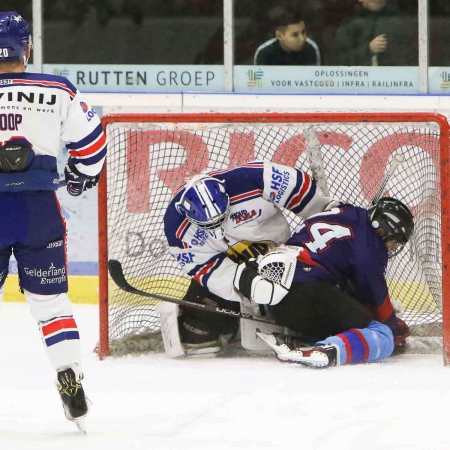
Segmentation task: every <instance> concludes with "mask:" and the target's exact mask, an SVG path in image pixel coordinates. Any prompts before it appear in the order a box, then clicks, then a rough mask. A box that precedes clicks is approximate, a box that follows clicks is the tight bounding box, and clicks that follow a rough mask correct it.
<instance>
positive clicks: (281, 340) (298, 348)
mask: <svg viewBox="0 0 450 450" xmlns="http://www.w3.org/2000/svg"><path fill="white" fill-rule="evenodd" d="M258 336H259V337H260V338H261V339H262V340H263V341H264V342H265V343H266V344H267V345H268V346H269V347H271V348H272V349H273V350H274V351H275V353H276V355H277V357H278V359H279V360H280V361H283V362H293V363H297V364H301V365H303V366H306V367H311V368H314V369H324V368H327V367H333V366H340V365H344V364H357V363H365V362H367V363H369V362H379V361H382V360H383V359H386V358H388V357H389V356H390V355H391V354H392V352H393V350H394V338H393V335H392V331H391V329H390V328H389V327H388V326H387V325H384V324H382V323H380V322H377V321H375V320H373V321H372V322H370V324H369V326H368V327H367V328H362V329H356V328H353V329H351V330H348V331H346V332H344V333H340V334H338V335H336V336H330V337H329V338H327V339H324V340H322V341H319V342H317V343H315V344H314V345H312V346H305V345H303V344H300V343H298V342H296V339H295V338H291V337H290V336H285V335H282V334H278V333H271V334H267V333H258Z"/></svg>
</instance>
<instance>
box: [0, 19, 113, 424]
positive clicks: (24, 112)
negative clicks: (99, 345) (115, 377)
mask: <svg viewBox="0 0 450 450" xmlns="http://www.w3.org/2000/svg"><path fill="white" fill-rule="evenodd" d="M30 53H31V36H30V30H29V27H28V24H27V23H26V21H25V20H24V19H23V18H22V17H21V16H20V15H19V14H18V13H16V12H14V11H7V12H0V211H2V216H1V220H0V274H1V275H0V297H1V296H2V295H3V290H4V282H5V279H6V277H7V275H8V263H9V258H10V256H11V254H12V252H14V255H15V257H16V260H17V264H18V271H19V280H20V287H21V289H22V291H23V292H24V294H25V298H26V299H27V301H28V303H29V305H30V308H31V312H32V314H33V316H34V317H35V319H36V320H37V322H38V324H39V328H40V331H41V335H42V341H43V343H44V346H45V349H46V351H47V354H48V356H49V358H50V361H51V364H52V365H53V367H54V368H55V370H56V372H57V384H58V389H59V393H60V395H61V399H62V401H63V406H64V411H65V413H66V417H67V418H68V419H69V420H73V421H75V422H76V423H77V425H79V426H81V423H82V418H83V417H84V416H85V415H86V414H87V412H88V405H87V402H86V398H85V394H84V391H83V387H82V385H81V380H82V378H83V375H82V370H81V361H80V336H79V333H78V328H77V324H76V321H75V319H74V317H73V314H72V305H71V302H70V300H69V298H68V296H67V291H68V282H67V253H66V238H67V235H66V233H67V232H66V226H65V221H64V218H63V216H62V214H61V208H60V205H59V202H58V199H57V197H56V195H55V191H56V190H57V189H58V183H59V174H58V171H57V153H58V151H59V150H60V146H61V144H60V141H61V140H63V141H64V143H65V145H66V147H67V149H68V150H69V154H70V157H69V159H68V161H67V165H66V167H65V172H64V173H65V179H66V182H67V190H68V192H69V193H70V194H71V195H80V194H81V193H82V192H83V191H85V190H86V189H89V188H91V187H93V186H95V185H96V184H97V181H98V174H99V173H100V171H101V169H102V166H103V163H104V159H105V156H106V138H105V135H104V133H103V130H102V125H101V123H100V120H99V118H98V116H97V114H96V113H95V112H94V110H93V109H92V108H91V107H90V106H89V105H88V104H87V103H86V101H85V100H84V98H83V96H82V95H81V94H80V93H79V91H78V90H77V89H76V87H75V86H74V85H73V84H72V83H70V81H69V80H67V79H66V78H63V77H59V76H54V75H46V74H38V73H27V72H25V69H26V65H27V61H28V58H29V57H30Z"/></svg>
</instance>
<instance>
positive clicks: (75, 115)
mask: <svg viewBox="0 0 450 450" xmlns="http://www.w3.org/2000/svg"><path fill="white" fill-rule="evenodd" d="M74 89H75V88H74ZM64 119H65V120H64V125H63V127H62V130H61V138H62V140H63V141H64V143H65V144H66V147H67V150H68V151H69V154H70V157H69V159H68V161H67V164H66V167H65V171H64V175H65V178H66V181H67V190H68V191H69V193H70V194H71V195H80V194H81V193H82V192H83V191H85V190H86V189H89V188H91V187H92V186H95V185H96V184H97V182H98V176H99V173H100V171H101V170H102V167H103V164H104V161H105V157H106V152H107V145H106V136H105V133H104V132H103V127H102V124H101V122H100V119H99V117H98V115H97V113H96V112H95V111H94V109H93V108H92V107H91V106H90V105H89V104H88V103H87V102H86V101H85V99H84V98H83V96H82V95H81V94H80V93H79V92H77V93H76V95H75V97H74V98H73V99H72V100H71V101H70V103H68V104H67V110H66V116H65V118H64Z"/></svg>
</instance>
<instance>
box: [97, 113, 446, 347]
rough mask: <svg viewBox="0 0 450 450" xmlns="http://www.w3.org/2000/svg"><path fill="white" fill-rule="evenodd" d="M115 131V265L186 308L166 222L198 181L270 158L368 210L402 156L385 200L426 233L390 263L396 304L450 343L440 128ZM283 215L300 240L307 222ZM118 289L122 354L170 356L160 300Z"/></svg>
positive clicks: (184, 126) (111, 188)
mask: <svg viewBox="0 0 450 450" xmlns="http://www.w3.org/2000/svg"><path fill="white" fill-rule="evenodd" d="M106 132H107V138H108V143H109V153H108V158H107V229H108V231H107V241H108V253H109V258H113V259H118V260H119V261H121V262H122V265H123V269H124V273H125V276H126V278H127V280H128V282H129V283H130V284H132V285H133V286H135V287H137V288H138V289H140V290H144V291H146V292H149V293H153V294H157V295H163V296H167V297H175V298H177V299H181V298H183V296H184V294H185V292H186V290H187V287H188V285H189V279H188V277H187V275H186V274H185V273H184V272H183V270H182V269H181V268H180V266H179V264H178V263H177V262H176V261H175V260H174V258H173V257H172V256H171V255H170V254H169V251H168V245H167V242H166V238H165V234H164V227H163V216H164V213H165V211H166V207H167V205H168V203H169V201H170V199H171V196H172V195H173V193H174V192H175V191H176V189H177V188H178V187H179V186H181V185H182V184H183V183H184V182H185V180H186V179H187V178H189V177H192V176H193V175H195V174H197V173H199V172H204V171H211V170H221V169H228V168H232V167H236V166H238V165H240V164H242V163H244V162H246V161H252V160H269V161H273V162H276V163H279V164H285V165H288V166H292V167H297V168H299V169H301V170H304V171H306V172H308V173H310V174H312V169H311V167H316V166H322V168H323V169H324V176H320V170H319V183H320V184H322V186H323V183H324V182H325V181H326V185H327V188H328V190H329V193H330V195H331V196H332V197H334V198H336V199H340V200H342V201H343V202H350V203H353V204H356V205H360V206H362V207H368V206H369V203H370V201H371V200H372V198H373V197H374V195H375V194H376V192H377V191H378V189H379V187H380V185H381V183H382V180H383V178H384V176H385V174H386V172H387V170H388V168H389V166H390V164H391V162H392V160H393V158H394V157H395V155H397V154H402V155H403V156H404V158H405V160H404V162H403V164H402V165H401V166H400V168H399V169H398V170H397V171H396V173H395V174H394V176H393V177H392V178H391V180H390V181H389V184H388V186H387V189H386V191H385V193H384V194H385V195H388V196H393V197H395V198H398V199H399V200H401V201H402V202H404V203H405V204H407V205H408V206H409V207H410V208H411V209H412V211H413V214H414V220H415V233H414V236H413V237H412V239H411V240H410V242H409V243H408V244H407V245H406V247H405V249H404V250H403V251H402V252H401V253H400V254H399V255H398V256H396V257H395V258H393V259H391V260H389V265H388V270H387V274H386V276H387V280H388V286H389V291H390V296H391V298H392V299H394V300H398V301H401V303H402V305H403V309H404V314H403V318H404V320H405V321H406V322H407V323H408V324H409V325H410V326H411V327H412V328H413V332H414V334H415V335H427V336H430V335H431V336H441V335H442V331H441V330H442V275H441V271H442V260H441V213H440V211H441V201H440V199H441V194H440V178H439V165H440V154H441V143H440V128H439V126H438V124H437V123H434V122H430V123H425V122H424V123H422V122H419V123H416V122H415V123H395V122H381V123H378V122H373V123H370V122H352V123H342V122H336V123H333V122H324V121H320V123H180V122H178V123H165V122H164V123H146V122H140V123H131V122H130V123H109V124H108V126H107V129H106ZM311 155H312V157H311ZM317 158H318V159H317ZM311 165H312V166H311ZM319 169H320V167H319ZM324 188H326V187H324ZM284 213H285V214H286V216H287V218H288V221H289V223H290V226H291V229H292V231H293V232H294V231H295V229H296V228H298V227H299V225H301V220H300V219H299V218H298V217H297V216H295V215H293V214H292V213H290V212H289V211H284ZM108 289H109V295H108V320H109V336H108V339H109V343H110V351H111V353H112V354H114V353H115V354H121V353H129V352H134V351H139V352H141V351H145V350H148V349H150V350H156V349H161V348H162V346H161V340H160V338H159V337H158V332H159V330H160V325H159V316H158V314H157V313H156V312H155V305H156V302H155V301H154V300H152V299H151V298H146V297H142V296H136V295H132V294H128V293H125V292H124V291H121V290H119V289H118V288H117V286H116V285H115V284H114V283H113V282H112V281H111V280H109V282H108ZM123 342H125V344H123ZM438 345H439V341H438Z"/></svg>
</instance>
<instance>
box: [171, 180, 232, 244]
mask: <svg viewBox="0 0 450 450" xmlns="http://www.w3.org/2000/svg"><path fill="white" fill-rule="evenodd" d="M175 207H176V209H177V211H178V212H179V213H180V214H184V215H186V218H187V219H188V220H189V222H191V223H193V224H195V225H196V226H197V227H198V228H200V229H203V230H206V231H207V232H208V234H209V235H210V236H211V237H212V238H214V239H223V237H224V229H223V225H224V222H225V220H226V219H227V218H228V215H229V213H230V197H229V196H228V194H227V192H226V190H225V182H224V181H220V180H218V179H217V178H213V177H209V176H205V175H200V176H197V177H194V178H193V179H191V180H190V181H189V182H188V183H187V184H186V186H185V188H184V192H183V194H182V195H181V199H180V201H178V202H177V203H176V204H175Z"/></svg>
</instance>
